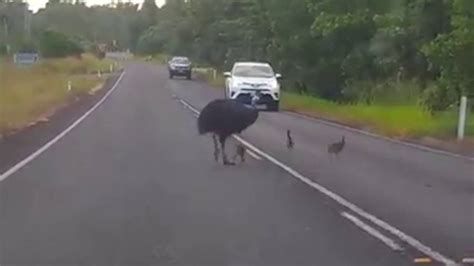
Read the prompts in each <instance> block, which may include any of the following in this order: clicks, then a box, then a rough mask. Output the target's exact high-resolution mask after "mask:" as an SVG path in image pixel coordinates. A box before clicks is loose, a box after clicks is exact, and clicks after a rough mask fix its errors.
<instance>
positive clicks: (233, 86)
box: [230, 82, 242, 91]
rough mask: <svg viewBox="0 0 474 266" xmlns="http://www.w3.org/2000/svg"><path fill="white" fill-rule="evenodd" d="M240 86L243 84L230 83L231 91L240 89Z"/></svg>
mask: <svg viewBox="0 0 474 266" xmlns="http://www.w3.org/2000/svg"><path fill="white" fill-rule="evenodd" d="M240 86H242V84H241V83H237V82H233V83H231V84H230V90H231V91H236V90H239V88H240Z"/></svg>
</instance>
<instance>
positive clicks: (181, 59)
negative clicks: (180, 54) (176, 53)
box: [171, 58, 189, 64]
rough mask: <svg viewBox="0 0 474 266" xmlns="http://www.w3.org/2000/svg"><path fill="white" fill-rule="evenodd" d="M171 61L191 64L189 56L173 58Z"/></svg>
mask: <svg viewBox="0 0 474 266" xmlns="http://www.w3.org/2000/svg"><path fill="white" fill-rule="evenodd" d="M171 62H173V63H176V64H189V59H188V58H173V59H172V60H171Z"/></svg>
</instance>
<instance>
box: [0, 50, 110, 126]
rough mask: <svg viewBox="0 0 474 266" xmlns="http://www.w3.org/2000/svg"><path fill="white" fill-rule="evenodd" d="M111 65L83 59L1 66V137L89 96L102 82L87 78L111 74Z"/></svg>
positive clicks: (91, 59) (104, 61) (86, 56)
mask: <svg viewBox="0 0 474 266" xmlns="http://www.w3.org/2000/svg"><path fill="white" fill-rule="evenodd" d="M110 63H111V62H110V61H107V60H103V61H100V60H97V59H96V58H94V57H93V56H90V55H84V56H83V58H82V59H81V60H79V59H77V58H64V59H51V60H42V61H41V62H40V63H38V64H36V65H33V66H29V67H18V66H15V65H13V64H9V63H2V64H0V76H1V79H0V106H1V108H0V134H2V133H5V132H7V131H11V130H16V129H19V128H22V127H24V126H26V125H28V124H29V123H31V122H33V121H35V120H37V119H38V118H41V117H44V116H48V115H49V114H51V113H52V112H54V110H56V109H57V108H58V107H60V106H62V105H64V104H66V103H67V102H68V101H70V100H71V99H73V98H75V96H79V95H83V94H86V93H88V92H89V91H90V90H91V89H92V88H93V87H95V86H97V85H98V84H99V83H101V82H103V78H98V77H97V76H96V75H85V74H87V73H96V72H97V70H100V71H102V72H105V71H108V69H109V65H110ZM68 81H71V82H72V90H71V91H68V90H67V83H68Z"/></svg>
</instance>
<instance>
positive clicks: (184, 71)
mask: <svg viewBox="0 0 474 266" xmlns="http://www.w3.org/2000/svg"><path fill="white" fill-rule="evenodd" d="M168 71H169V74H170V79H172V78H173V77H174V76H185V77H186V78H187V79H191V73H192V66H191V61H189V58H187V57H181V56H176V57H173V58H172V59H171V60H170V61H169V62H168Z"/></svg>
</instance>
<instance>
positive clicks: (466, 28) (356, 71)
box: [0, 0, 474, 137]
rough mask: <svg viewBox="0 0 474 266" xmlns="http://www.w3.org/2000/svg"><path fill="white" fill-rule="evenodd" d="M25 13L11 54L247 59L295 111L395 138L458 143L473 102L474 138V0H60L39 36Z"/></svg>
mask: <svg viewBox="0 0 474 266" xmlns="http://www.w3.org/2000/svg"><path fill="white" fill-rule="evenodd" d="M25 6H26V7H27V4H26V3H25V2H22V0H20V1H0V18H1V20H2V21H3V24H4V25H3V26H4V27H0V55H1V54H5V53H6V51H7V49H6V48H7V44H9V46H10V48H11V50H12V51H29V50H35V49H37V50H40V52H41V53H43V54H44V55H48V56H51V57H62V56H66V55H67V54H71V53H76V54H77V53H79V52H81V51H86V52H93V53H95V54H96V55H101V54H102V56H103V53H102V52H103V51H102V52H101V51H100V49H97V47H99V46H100V47H106V50H108V51H120V50H127V49H130V50H131V51H132V52H133V53H135V54H137V55H139V56H141V57H142V58H144V59H145V58H147V60H150V58H149V56H150V55H155V56H152V58H151V59H152V60H155V61H156V62H160V63H165V62H166V59H167V57H166V56H163V55H182V56H187V57H189V58H191V59H192V61H193V62H194V63H196V64H197V65H200V66H206V67H213V68H216V69H217V70H218V71H219V72H220V73H222V72H223V71H228V70H229V68H230V67H231V66H232V64H233V63H234V62H235V61H243V60H251V61H254V60H255V61H268V62H270V63H271V64H272V66H273V68H274V69H275V70H276V71H278V72H280V73H282V74H283V76H284V80H283V88H284V95H285V97H284V98H283V99H282V106H283V107H284V108H287V109H290V110H295V111H299V112H305V113H313V115H316V116H321V117H325V118H329V119H333V120H337V121H340V122H343V123H350V124H353V125H355V126H358V127H363V128H370V129H372V130H376V131H378V132H381V133H384V134H389V135H393V136H423V135H430V136H437V137H454V136H455V129H454V128H455V124H456V123H457V117H456V116H457V115H456V114H457V106H458V105H459V100H460V97H461V96H462V95H467V96H468V97H469V101H470V106H471V108H470V115H469V120H468V123H467V133H468V134H469V135H471V136H472V135H473V134H474V133H473V130H472V127H473V125H472V123H473V122H472V117H473V116H474V115H473V114H472V112H473V110H472V106H474V104H473V102H474V75H472V73H474V31H473V30H472V29H474V1H472V0H450V1H447V0H387V1H380V0H351V1H347V0H199V1H185V0H167V1H166V3H165V4H164V5H163V6H161V7H158V6H157V5H156V3H155V1H154V0H143V3H142V5H139V4H133V3H121V2H120V3H115V4H114V3H112V4H108V5H102V6H90V7H89V6H86V5H84V4H82V2H81V1H78V2H74V3H73V2H71V1H58V0H48V3H47V5H46V7H45V8H44V9H41V10H39V11H38V12H37V13H35V14H33V15H32V17H31V29H30V30H31V31H30V32H29V33H30V34H27V32H26V31H25V25H26V24H25V23H26V22H27V21H28V20H27V19H26V17H25V16H26V14H27V12H24V8H25ZM6 24H8V25H7V26H8V33H7V32H6V31H5V30H3V28H6V27H5V25H6ZM0 25H1V24H0ZM52 40H56V44H61V45H60V47H62V48H61V49H60V50H61V52H60V53H57V52H56V51H58V49H55V48H54V47H56V46H54V45H51V43H50V42H51V41H52ZM40 42H42V44H41V43H40ZM58 42H59V43H58ZM48 48H53V49H48ZM41 50H42V51H41ZM156 55H158V56H156ZM99 57H100V56H99ZM204 75H207V74H204ZM220 79H221V78H220V77H218V78H217V79H216V80H214V79H212V81H211V82H212V83H213V84H214V85H216V86H222V85H221V82H222V80H220Z"/></svg>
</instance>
